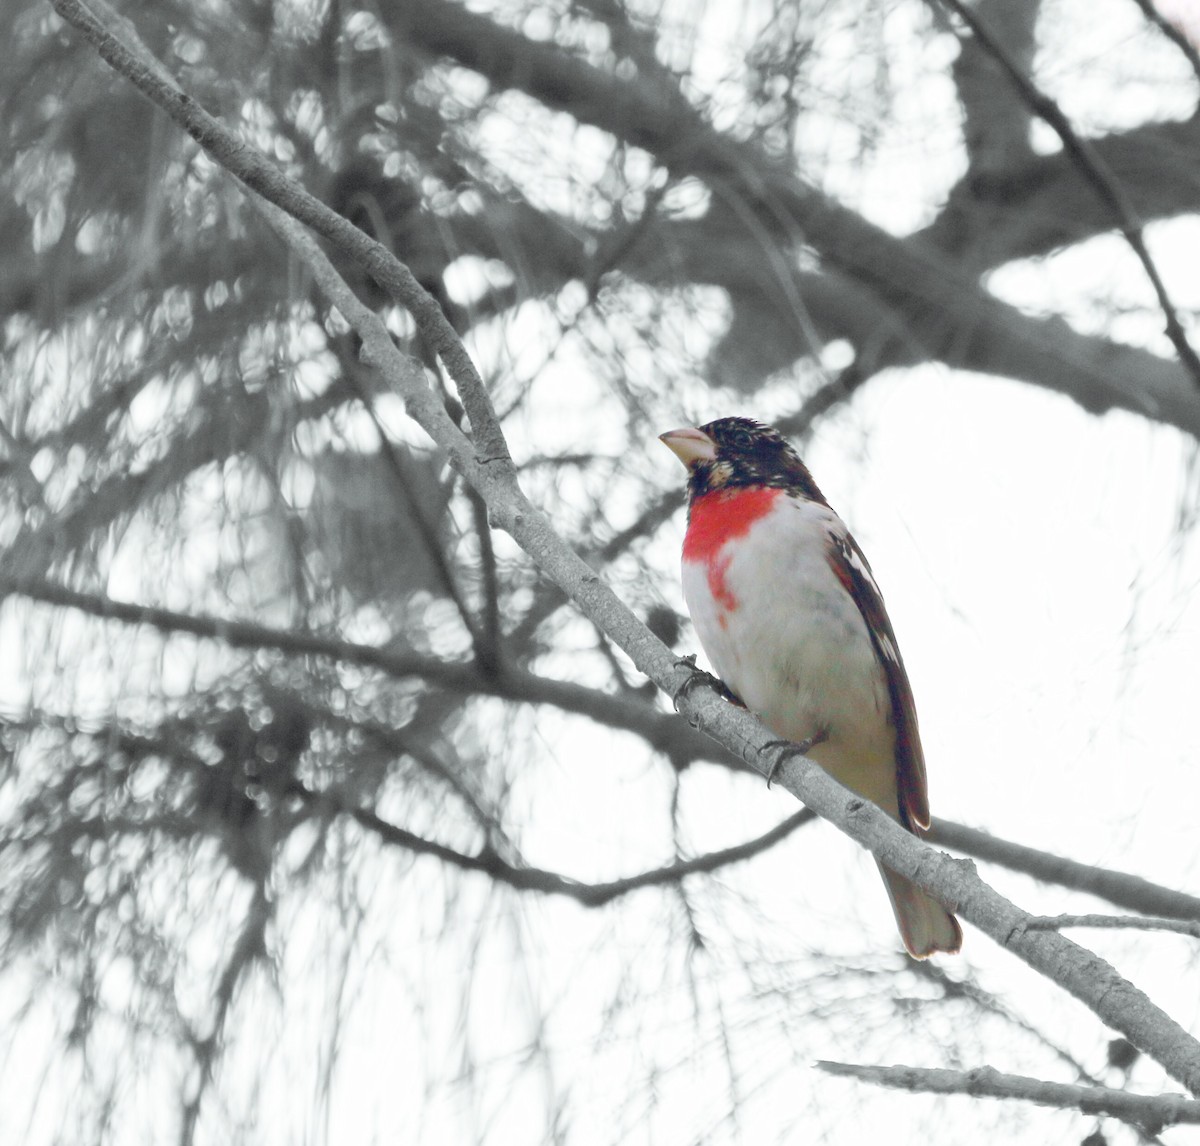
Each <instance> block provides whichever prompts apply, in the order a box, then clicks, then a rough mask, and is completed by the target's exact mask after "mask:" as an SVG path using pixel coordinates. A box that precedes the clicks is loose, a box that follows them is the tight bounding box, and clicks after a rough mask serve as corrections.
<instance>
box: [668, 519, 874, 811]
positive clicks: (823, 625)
mask: <svg viewBox="0 0 1200 1146" xmlns="http://www.w3.org/2000/svg"><path fill="white" fill-rule="evenodd" d="M831 529H832V530H835V531H841V532H844V530H845V527H844V526H843V525H842V523H841V520H840V519H839V518H838V517H837V515H836V514H835V513H834V512H833V511H832V510H831V509H829V508H828V507H827V506H823V505H820V504H819V503H816V502H811V501H804V500H800V499H796V498H791V497H781V498H779V499H778V500H777V501H776V503H775V504H774V506H773V507H772V508H771V510H770V511H769V512H768V513H767V514H765V515H764V516H763V517H762V518H760V519H759V520H758V521H756V522H755V523H754V524H753V525H752V526H751V527H750V530H749V531H748V532H747V533H746V534H744V535H742V536H740V537H738V538H736V539H735V540H734V542H733V543H732V544H731V545H728V546H726V547H724V548H723V549H722V550H721V551H720V552H719V553H718V555H717V558H716V561H715V562H712V563H707V562H687V561H685V562H684V565H683V595H684V598H685V600H686V601H687V606H688V610H689V612H690V613H691V616H692V622H693V624H694V625H695V628H696V635H697V636H698V637H699V638H700V643H701V645H702V646H703V648H704V651H705V653H706V654H707V656H708V659H709V660H710V661H711V663H712V666H713V668H714V670H715V671H716V673H717V675H718V676H720V677H721V679H722V680H723V681H724V682H725V683H726V684H727V685H728V686H729V687H730V688H731V689H732V690H733V691H734V692H735V693H736V694H737V695H738V696H739V697H741V699H742V700H743V701H744V702H745V703H746V705H747V707H748V708H750V709H751V710H752V711H754V712H756V713H758V715H759V716H760V717H761V718H762V720H763V722H764V723H765V724H766V725H767V726H768V727H769V728H771V729H772V731H774V732H776V733H778V734H779V735H780V736H784V737H787V738H788V739H790V740H803V739H804V738H806V737H809V736H814V735H816V734H818V733H819V732H821V731H822V730H827V731H828V735H829V740H828V743H827V744H826V745H825V746H823V747H822V748H819V749H817V750H815V751H814V752H813V753H812V755H813V756H814V758H816V759H818V760H819V761H820V762H821V763H822V764H823V765H824V766H825V767H827V768H829V770H830V771H831V772H833V773H834V775H836V776H838V778H839V779H842V780H843V782H845V783H847V784H849V785H850V786H851V787H853V788H856V789H857V790H859V791H864V794H866V795H868V796H869V797H870V798H871V799H874V800H876V802H878V803H882V804H883V805H884V806H885V807H887V806H888V804H889V803H890V804H892V805H894V801H895V796H894V790H895V789H894V785H895V780H894V751H895V733H894V730H893V729H892V726H891V722H890V720H889V716H890V711H891V707H890V706H891V699H890V696H889V694H888V689H887V680H886V677H885V674H884V671H883V668H882V666H881V665H880V664H879V661H878V659H877V658H876V655H875V650H874V647H873V646H872V644H871V637H870V634H869V632H868V631H867V626H866V622H865V621H864V620H863V617H862V614H861V613H860V612H859V610H858V606H857V605H856V604H855V602H854V599H853V598H852V597H851V596H850V594H849V592H847V590H846V589H845V587H844V586H843V585H842V583H841V582H840V581H839V580H838V578H837V575H836V574H835V573H834V571H833V569H832V568H831V566H830V564H829V560H828V556H827V550H826V539H827V537H828V534H829V531H830V530H831ZM714 568H715V569H718V570H720V569H722V568H723V577H722V576H714V575H712V570H713V569H714ZM860 773H861V775H860ZM885 777H891V779H890V781H889V783H890V787H891V792H890V793H888V792H882V791H878V789H879V786H880V783H881V782H882V781H883V779H884V778H885ZM867 789H869V790H867ZM889 797H890V798H889Z"/></svg>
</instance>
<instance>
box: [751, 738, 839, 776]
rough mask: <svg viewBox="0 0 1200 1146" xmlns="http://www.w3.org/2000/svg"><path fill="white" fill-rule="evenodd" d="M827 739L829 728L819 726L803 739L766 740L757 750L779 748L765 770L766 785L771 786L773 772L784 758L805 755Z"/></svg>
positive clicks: (779, 766)
mask: <svg viewBox="0 0 1200 1146" xmlns="http://www.w3.org/2000/svg"><path fill="white" fill-rule="evenodd" d="M828 739H829V729H828V728H819V729H817V731H816V732H814V733H813V734H812V735H811V736H806V737H805V738H804V739H803V740H795V741H793V740H768V741H767V742H766V744H764V745H763V746H762V747H761V748H760V749H759V752H760V753H761V752H766V751H767V750H768V749H771V748H778V749H780V752H779V755H778V756H776V757H775V759H774V760H772V761H771V768H770V771H768V772H767V787H768V788H769V787H770V786H771V781H772V780H774V779H775V774H776V773H777V772H778V771H779V769H780V768H781V767H782V766H783V762H784V761H785V760H788V759H790V758H791V757H792V756H807V755H808V754H809V753H810V752H811V751H812V750H813V749H814V748H816V746H817V745H818V744H823V743H824V742H825V741H826V740H828Z"/></svg>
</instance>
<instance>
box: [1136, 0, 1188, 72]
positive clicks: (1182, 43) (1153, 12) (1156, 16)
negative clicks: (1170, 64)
mask: <svg viewBox="0 0 1200 1146" xmlns="http://www.w3.org/2000/svg"><path fill="white" fill-rule="evenodd" d="M1133 2H1134V3H1135V4H1136V5H1137V6H1138V7H1139V8H1140V9H1141V10H1142V15H1143V16H1145V17H1146V19H1147V20H1148V21H1149V22H1150V23H1151V24H1153V25H1154V26H1155V27H1156V28H1157V29H1158V30H1159V31H1160V32H1161V33H1162V34H1163V35H1164V36H1166V38H1167V39H1168V40H1170V41H1171V43H1172V44H1174V45H1175V47H1177V48H1178V49H1179V50H1180V51H1181V52H1182V53H1183V54H1184V56H1185V57H1186V58H1187V62H1188V63H1189V64H1191V65H1192V71H1193V72H1195V73H1196V78H1197V79H1200V52H1198V51H1197V50H1196V45H1195V44H1193V43H1192V41H1191V40H1189V39H1188V38H1187V36H1185V35H1184V34H1183V32H1182V31H1180V29H1179V28H1177V27H1176V26H1175V25H1174V24H1172V23H1171V21H1170V20H1168V19H1167V18H1166V16H1164V15H1163V14H1162V13H1161V12H1160V11H1159V10H1158V6H1157V5H1156V4H1155V3H1154V0H1133Z"/></svg>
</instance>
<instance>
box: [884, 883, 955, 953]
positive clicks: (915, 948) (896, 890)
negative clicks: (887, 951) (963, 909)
mask: <svg viewBox="0 0 1200 1146" xmlns="http://www.w3.org/2000/svg"><path fill="white" fill-rule="evenodd" d="M879 874H880V875H881V876H883V882H884V884H886V886H887V891H888V898H889V899H890V900H891V901H892V910H893V911H894V912H895V913H896V923H897V925H898V926H899V928H900V938H901V939H903V940H904V946H905V947H906V948H907V949H908V953H909V954H910V955H911V956H912V957H913V958H914V959H925V958H926V957H928V956H930V955H932V954H933V953H934V952H935V951H945V952H947V953H948V954H950V955H953V954H954V953H955V952H956V951H958V949H959V948H960V947H962V928H961V927H959V925H958V920H957V919H955V918H954V916H953V915H951V914H950V912H948V911H947V910H946V909H945V908H944V907H943V906H942V905H941V904H940V903H938V901H937V900H936V899H931V898H930V897H929V896H928V895H927V894H926V893H925V892H923V891H922V890H921V889H920V888H919V887H918V886H917V885H916V884H915V883H913V882H912V880H910V879H906V878H905V877H904V876H902V875H898V874H897V873H896V872H894V871H892V870H891V869H890V868H886V867H884V866H883V864H880V865H879Z"/></svg>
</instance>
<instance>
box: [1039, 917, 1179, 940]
mask: <svg viewBox="0 0 1200 1146" xmlns="http://www.w3.org/2000/svg"><path fill="white" fill-rule="evenodd" d="M1025 926H1026V927H1029V928H1032V929H1033V930H1035V931H1037V930H1041V931H1047V930H1050V931H1061V930H1062V929H1063V928H1064V927H1111V928H1114V929H1129V930H1136V931H1173V932H1175V933H1176V934H1177V935H1190V936H1192V938H1194V939H1200V923H1190V922H1188V921H1187V920H1184V919H1163V918H1161V917H1155V916H1152V915H1151V916H1147V915H1035V916H1034V917H1033V918H1032V919H1031V920H1030V921H1029V922H1028V923H1027V924H1026V925H1025Z"/></svg>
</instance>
